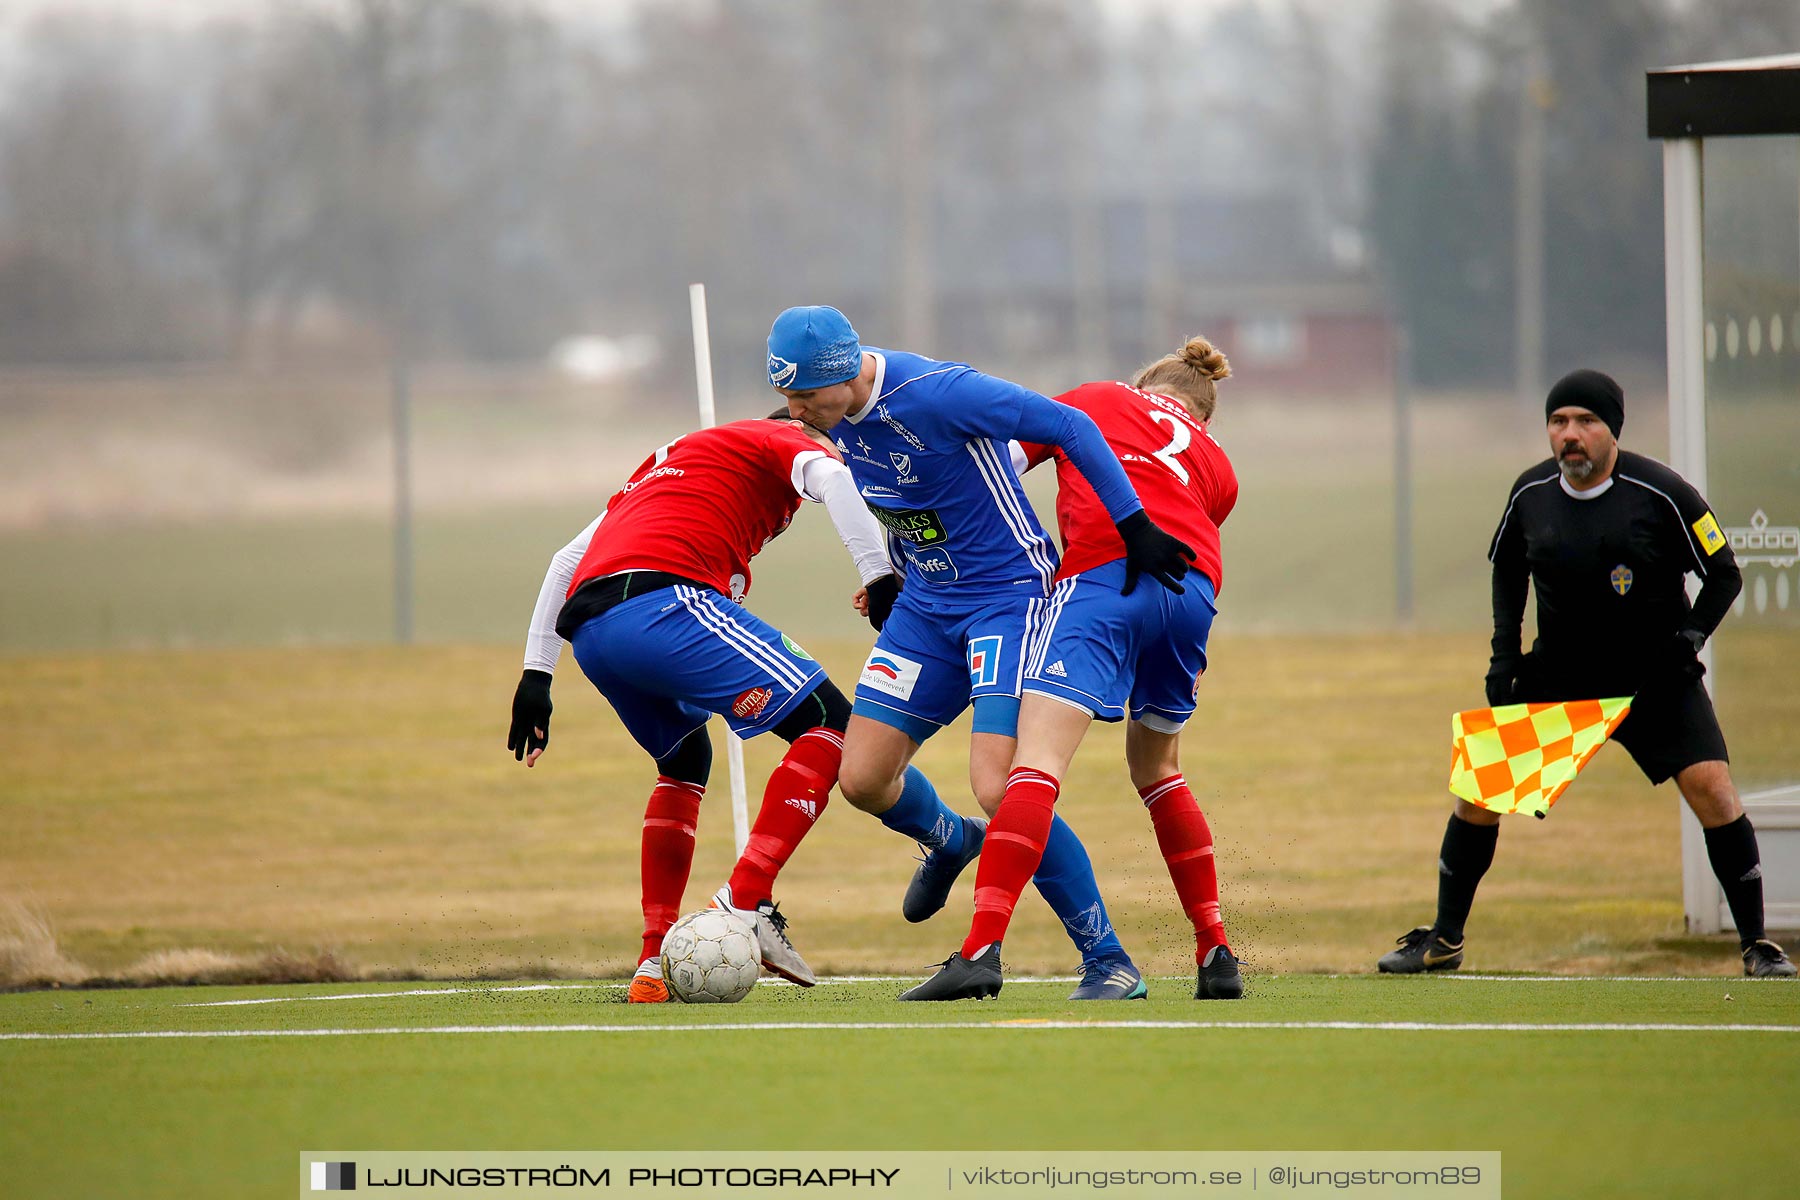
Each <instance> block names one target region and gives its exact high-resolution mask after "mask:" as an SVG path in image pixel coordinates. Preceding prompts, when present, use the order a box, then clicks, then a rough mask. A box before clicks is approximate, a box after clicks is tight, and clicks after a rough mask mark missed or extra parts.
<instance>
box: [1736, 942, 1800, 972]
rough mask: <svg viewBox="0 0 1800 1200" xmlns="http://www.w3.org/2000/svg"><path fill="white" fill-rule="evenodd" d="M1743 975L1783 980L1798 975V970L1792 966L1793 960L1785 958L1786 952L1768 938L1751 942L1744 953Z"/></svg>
mask: <svg viewBox="0 0 1800 1200" xmlns="http://www.w3.org/2000/svg"><path fill="white" fill-rule="evenodd" d="M1744 974H1746V975H1754V976H1756V977H1758V978H1760V979H1783V978H1788V977H1791V976H1794V975H1800V968H1796V967H1795V966H1794V960H1793V959H1791V958H1789V957H1788V956H1787V951H1786V950H1783V949H1782V948H1781V947H1780V946H1777V945H1776V944H1775V943H1774V942H1771V941H1770V940H1769V939H1768V938H1762V939H1760V940H1759V941H1754V942H1751V943H1750V945H1749V948H1748V949H1746V950H1745V951H1744Z"/></svg>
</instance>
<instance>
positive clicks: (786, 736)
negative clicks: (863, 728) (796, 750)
mask: <svg viewBox="0 0 1800 1200" xmlns="http://www.w3.org/2000/svg"><path fill="white" fill-rule="evenodd" d="M849 724H850V701H849V700H848V699H846V698H845V696H844V693H842V692H840V691H838V688H837V684H835V683H833V682H831V680H829V679H822V680H820V681H819V686H818V687H816V688H814V689H813V690H812V693H811V694H810V695H808V696H807V697H806V698H805V699H804V700H802V701H800V703H798V704H796V705H795V706H794V710H793V711H792V712H790V713H788V715H787V716H785V717H783V718H782V719H781V721H780V723H778V724H777V725H776V726H775V729H774V732H775V736H776V737H778V738H780V739H781V740H782V741H784V742H792V741H793V740H794V739H795V738H797V737H799V736H800V735H801V734H803V733H805V732H806V731H807V730H809V729H817V728H819V727H820V726H824V727H825V728H826V729H835V730H837V731H838V732H839V733H842V732H844V729H845V727H847V726H848V725H849Z"/></svg>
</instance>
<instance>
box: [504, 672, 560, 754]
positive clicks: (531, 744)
mask: <svg viewBox="0 0 1800 1200" xmlns="http://www.w3.org/2000/svg"><path fill="white" fill-rule="evenodd" d="M549 744H550V672H548V671H533V670H531V669H530V668H529V667H527V668H526V669H525V673H524V674H523V675H521V676H519V690H518V691H516V692H514V693H513V709H512V728H510V729H508V730H507V731H506V748H507V749H508V750H511V751H512V752H513V757H514V758H516V759H518V760H519V761H520V762H524V761H525V753H526V751H528V750H542V749H543V748H544V747H545V746H548V745H549Z"/></svg>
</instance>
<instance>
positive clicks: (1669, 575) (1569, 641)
mask: <svg viewBox="0 0 1800 1200" xmlns="http://www.w3.org/2000/svg"><path fill="white" fill-rule="evenodd" d="M1488 560H1489V561H1490V562H1492V563H1493V564H1494V640H1493V649H1494V656H1495V658H1496V659H1504V658H1507V657H1516V656H1517V655H1518V654H1519V640H1520V637H1519V629H1520V624H1521V622H1522V621H1523V619H1524V616H1525V583H1526V579H1527V578H1528V577H1529V579H1530V581H1531V584H1532V587H1533V588H1535V589H1536V591H1537V609H1538V637H1537V641H1536V642H1535V643H1534V644H1533V647H1532V648H1533V651H1534V653H1533V656H1532V657H1533V659H1534V660H1535V661H1536V662H1537V663H1538V666H1539V669H1540V670H1541V671H1543V672H1544V673H1546V674H1550V675H1556V676H1562V677H1564V678H1569V677H1577V678H1580V679H1582V680H1583V681H1584V682H1585V683H1587V684H1591V685H1593V686H1592V689H1584V690H1588V694H1590V695H1626V694H1630V693H1631V692H1634V691H1636V690H1637V689H1638V687H1639V686H1640V685H1641V684H1642V683H1643V682H1644V681H1645V678H1646V673H1647V672H1648V671H1650V670H1653V669H1654V668H1653V665H1652V664H1653V661H1654V658H1655V656H1656V654H1657V653H1658V651H1659V650H1660V649H1661V648H1663V647H1665V646H1666V645H1667V644H1668V643H1669V642H1670V641H1672V640H1673V639H1674V637H1675V634H1676V632H1677V631H1679V630H1682V629H1694V630H1698V631H1699V632H1700V633H1702V634H1704V635H1706V636H1708V637H1710V636H1711V635H1712V632H1713V630H1715V629H1717V628H1718V626H1719V622H1720V621H1722V620H1724V618H1725V611H1726V610H1727V609H1728V608H1730V607H1731V602H1732V601H1733V600H1735V599H1737V594H1738V591H1739V589H1741V588H1742V587H1743V576H1742V574H1741V573H1740V572H1739V571H1738V565H1737V558H1736V557H1735V556H1734V555H1733V554H1732V552H1731V544H1730V542H1729V540H1728V539H1727V538H1726V536H1725V534H1724V532H1723V531H1722V530H1721V529H1720V528H1719V523H1718V521H1717V520H1716V519H1715V518H1714V517H1713V515H1712V513H1711V512H1710V511H1709V510H1708V508H1707V504H1706V500H1705V499H1704V498H1703V497H1702V496H1701V495H1700V493H1699V492H1697V491H1695V490H1694V489H1693V487H1692V486H1690V485H1689V484H1688V482H1687V480H1685V479H1683V478H1682V477H1681V476H1679V475H1677V474H1676V473H1675V472H1674V471H1672V470H1670V469H1669V468H1668V467H1666V466H1664V465H1663V464H1662V463H1659V462H1657V461H1656V460H1655V459H1653V458H1645V457H1644V456H1643V455H1641V454H1632V453H1629V452H1627V451H1624V450H1621V451H1619V452H1618V458H1617V460H1616V461H1615V462H1614V464H1613V470H1612V476H1611V478H1610V479H1609V480H1608V481H1607V482H1606V483H1604V484H1602V485H1600V487H1598V488H1595V489H1592V490H1589V491H1587V492H1581V493H1571V492H1570V491H1568V490H1567V489H1566V488H1565V487H1564V486H1563V483H1562V474H1561V472H1560V471H1559V470H1558V469H1557V466H1556V460H1555V459H1553V458H1547V459H1545V460H1544V461H1543V462H1541V463H1539V464H1538V465H1537V466H1535V467H1532V468H1531V469H1530V470H1529V471H1526V472H1525V473H1524V474H1523V475H1521V476H1519V478H1518V481H1517V482H1516V483H1514V484H1513V487H1512V495H1511V497H1510V498H1509V499H1508V500H1507V503H1506V512H1505V513H1504V514H1503V515H1502V516H1501V518H1500V528H1498V529H1497V530H1495V531H1494V541H1493V544H1492V546H1491V547H1490V548H1489V550H1488ZM1689 571H1693V572H1696V573H1697V574H1698V575H1699V576H1700V579H1701V588H1700V594H1699V595H1698V596H1697V597H1696V598H1695V600H1694V603H1693V605H1692V606H1691V607H1690V605H1689V604H1688V598H1687V592H1686V590H1685V586H1684V585H1685V580H1686V575H1687V573H1688V572H1689Z"/></svg>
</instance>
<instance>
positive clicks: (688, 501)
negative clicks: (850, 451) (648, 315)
mask: <svg viewBox="0 0 1800 1200" xmlns="http://www.w3.org/2000/svg"><path fill="white" fill-rule="evenodd" d="M824 457H826V452H825V451H824V450H823V449H821V448H820V447H819V445H818V444H817V443H816V442H814V441H812V440H811V439H810V438H808V437H807V436H806V435H805V434H804V433H802V432H800V431H799V430H798V429H795V428H794V427H793V426H791V425H783V424H780V423H779V422H776V421H764V420H754V421H733V422H731V423H730V424H729V425H720V426H717V427H716V428H713V429H702V430H699V431H698V432H696V433H689V434H684V435H683V436H681V437H678V438H676V439H675V440H674V441H672V442H670V443H669V444H668V445H666V446H664V447H663V448H662V449H660V450H658V451H657V452H656V453H655V454H652V455H651V456H650V457H649V458H647V459H645V460H644V462H643V465H641V466H640V467H638V469H637V470H635V471H633V472H632V473H631V478H630V480H628V481H627V482H626V484H625V486H624V487H622V488H620V489H619V490H618V492H617V493H616V494H615V495H614V496H613V498H612V499H611V500H610V501H608V502H607V505H606V516H605V518H604V519H602V520H601V522H600V527H599V528H598V529H596V530H594V537H593V540H592V541H590V542H589V543H588V549H587V554H586V555H584V556H583V557H582V560H581V565H580V566H578V567H576V568H575V578H574V580H573V581H572V582H571V583H570V585H569V593H570V594H571V595H573V594H574V592H575V589H576V588H578V587H580V586H581V585H582V584H584V583H586V582H587V581H588V580H590V579H597V578H599V577H600V576H602V575H613V574H616V573H618V572H620V571H667V572H669V573H670V574H672V575H681V576H685V577H686V578H688V579H692V580H694V581H695V582H696V583H704V584H706V585H708V586H709V587H715V588H717V589H719V590H720V591H721V592H724V593H725V594H726V595H727V596H730V597H732V598H733V599H740V600H741V599H742V598H743V597H744V594H745V593H746V592H748V591H749V590H750V559H751V558H752V557H754V556H755V554H756V552H757V551H759V550H761V549H762V548H763V547H764V546H766V545H768V543H769V541H770V539H772V538H773V537H775V535H776V534H778V533H780V532H781V531H782V530H784V529H786V528H787V526H788V522H789V521H791V520H793V518H794V513H795V512H796V511H797V510H798V509H799V507H800V487H801V479H800V476H801V473H802V470H803V469H804V467H805V466H806V464H807V463H808V462H809V461H811V460H812V459H814V458H824Z"/></svg>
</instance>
